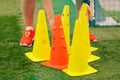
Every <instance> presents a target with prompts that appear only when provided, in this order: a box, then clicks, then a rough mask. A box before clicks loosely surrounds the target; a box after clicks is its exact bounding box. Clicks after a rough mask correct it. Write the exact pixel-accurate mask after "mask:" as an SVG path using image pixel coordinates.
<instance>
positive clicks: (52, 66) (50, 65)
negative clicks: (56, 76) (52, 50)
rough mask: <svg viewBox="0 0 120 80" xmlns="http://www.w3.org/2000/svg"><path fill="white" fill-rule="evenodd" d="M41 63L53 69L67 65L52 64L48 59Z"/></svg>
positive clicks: (63, 67)
mask: <svg viewBox="0 0 120 80" xmlns="http://www.w3.org/2000/svg"><path fill="white" fill-rule="evenodd" d="M41 64H42V65H44V66H47V67H50V68H54V69H59V70H62V69H65V68H67V65H58V66H57V65H52V64H51V63H50V61H45V62H42V63H41Z"/></svg>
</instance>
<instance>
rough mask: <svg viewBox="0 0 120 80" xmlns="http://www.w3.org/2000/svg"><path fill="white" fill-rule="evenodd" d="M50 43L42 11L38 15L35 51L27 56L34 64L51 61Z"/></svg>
mask: <svg viewBox="0 0 120 80" xmlns="http://www.w3.org/2000/svg"><path fill="white" fill-rule="evenodd" d="M50 50H51V48H50V42H49V36H48V29H47V23H46V17H45V12H44V10H40V11H39V14H38V20H37V26H36V33H35V38H34V45H33V51H32V52H27V53H25V55H26V56H27V57H28V58H29V59H30V60H32V61H34V62H39V61H44V60H49V59H50Z"/></svg>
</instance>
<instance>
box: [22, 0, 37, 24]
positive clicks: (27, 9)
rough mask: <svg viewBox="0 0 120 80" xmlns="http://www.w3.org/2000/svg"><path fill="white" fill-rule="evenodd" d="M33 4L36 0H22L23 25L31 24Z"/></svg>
mask: <svg viewBox="0 0 120 80" xmlns="http://www.w3.org/2000/svg"><path fill="white" fill-rule="evenodd" d="M35 5H36V0H22V8H23V16H24V20H25V26H33V19H34V10H35Z"/></svg>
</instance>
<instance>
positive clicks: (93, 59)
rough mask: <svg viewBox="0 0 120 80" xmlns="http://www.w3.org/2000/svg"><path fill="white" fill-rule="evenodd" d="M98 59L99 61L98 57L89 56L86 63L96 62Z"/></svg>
mask: <svg viewBox="0 0 120 80" xmlns="http://www.w3.org/2000/svg"><path fill="white" fill-rule="evenodd" d="M98 59H100V57H98V56H95V55H91V56H90V58H89V60H88V62H92V61H96V60H98Z"/></svg>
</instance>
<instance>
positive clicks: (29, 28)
mask: <svg viewBox="0 0 120 80" xmlns="http://www.w3.org/2000/svg"><path fill="white" fill-rule="evenodd" d="M25 30H34V28H33V27H32V26H27V27H26V29H25Z"/></svg>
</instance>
